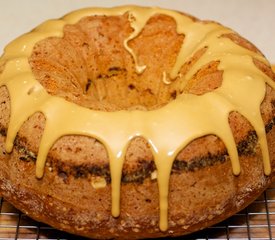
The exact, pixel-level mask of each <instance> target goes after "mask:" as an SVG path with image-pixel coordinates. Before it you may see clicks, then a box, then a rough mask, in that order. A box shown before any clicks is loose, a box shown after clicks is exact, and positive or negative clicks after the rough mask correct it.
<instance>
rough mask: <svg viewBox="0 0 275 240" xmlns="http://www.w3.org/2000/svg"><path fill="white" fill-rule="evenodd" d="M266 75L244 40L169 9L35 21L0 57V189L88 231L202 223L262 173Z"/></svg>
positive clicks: (261, 185)
mask: <svg viewBox="0 0 275 240" xmlns="http://www.w3.org/2000/svg"><path fill="white" fill-rule="evenodd" d="M274 80H275V74H274V72H273V71H272V69H271V66H270V64H269V62H268V61H267V60H266V58H265V57H264V56H263V54H262V53H261V52H260V51H259V50H258V49H257V48H256V47H255V46H254V45H253V44H251V43H250V42H249V41H247V40H245V39H244V38H242V37H241V36H240V35H238V34H237V33H236V32H234V31H233V30H231V29H229V28H227V27H224V26H222V25H220V24H218V23H216V22H212V21H201V20H198V19H196V18H195V17H192V16H189V15H187V14H183V13H180V12H176V11H172V10H166V9H160V8H157V7H153V8H145V7H138V6H121V7H115V8H87V9H82V10H78V11H75V12H72V13H69V14H67V15H65V16H64V17H63V18H61V19H56V20H49V21H46V22H45V23H43V24H41V25H40V26H38V27H37V28H35V29H34V30H32V31H31V32H29V33H27V34H25V35H23V36H21V37H19V38H18V39H16V40H14V41H13V42H11V43H10V44H9V45H8V46H7V47H6V48H5V51H4V54H3V56H2V57H1V60H0V107H1V111H0V149H1V151H0V161H1V169H0V194H1V195H2V196H3V197H4V198H5V199H7V200H8V201H10V202H11V203H12V204H13V205H14V206H16V207H17V208H18V209H20V210H21V211H23V212H24V213H26V214H27V215H29V216H30V217H32V218H33V219H35V220H37V221H41V222H45V223H47V224H49V225H51V226H53V227H55V228H58V229H60V230H64V231H67V232H70V233H73V234H78V235H82V236H86V237H90V238H99V239H100V238H102V239H108V238H112V239H113V238H120V239H123V238H126V239H129V238H131V239H132V238H133V239H134V238H155V237H165V236H180V235H184V234H188V233H191V232H194V231H197V230H200V229H203V228H206V227H207V226H210V225H213V224H215V223H217V222H219V221H222V220H224V219H225V218H227V217H229V216H231V215H233V214H235V213H236V212H238V211H240V210H241V209H243V208H245V207H246V206H247V205H248V204H249V203H251V202H252V201H254V200H255V199H256V198H257V197H258V196H259V195H260V194H261V193H262V192H263V191H264V190H265V189H266V188H267V187H268V186H269V184H270V183H271V182H272V181H273V179H274V169H275V127H274V120H275V90H274V88H275V83H274Z"/></svg>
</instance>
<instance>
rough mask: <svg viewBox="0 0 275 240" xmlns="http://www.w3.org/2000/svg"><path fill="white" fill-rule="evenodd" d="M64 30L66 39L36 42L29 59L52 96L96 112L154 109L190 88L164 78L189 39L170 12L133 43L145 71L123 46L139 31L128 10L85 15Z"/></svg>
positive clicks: (152, 22)
mask: <svg viewBox="0 0 275 240" xmlns="http://www.w3.org/2000/svg"><path fill="white" fill-rule="evenodd" d="M63 31H64V34H63V37H62V38H58V37H50V38H46V39H44V40H42V41H40V42H38V43H36V45H35V46H34V49H33V52H32V55H31V56H30V59H29V62H30V65H31V67H32V71H33V73H34V75H35V78H36V79H37V80H38V81H39V82H40V83H41V84H42V85H43V87H44V88H45V89H46V90H47V92H48V93H49V94H51V95H55V96H59V97H63V98H65V99H66V100H68V101H71V102H74V103H76V104H78V105H81V106H84V107H87V108H90V109H94V110H102V111H119V110H123V109H124V110H131V109H140V110H153V109H157V108H160V107H162V106H164V105H165V104H167V103H169V102H170V101H172V100H174V99H175V98H177V96H178V95H179V94H181V93H182V92H183V91H184V90H183V89H182V86H183V85H184V86H185V87H186V86H187V85H186V84H182V81H183V80H182V79H181V78H180V77H178V78H177V79H175V80H174V81H172V82H171V83H169V84H168V83H167V82H166V81H164V79H163V75H164V74H165V73H169V72H170V71H171V69H172V68H173V66H174V64H175V62H176V59H177V55H178V53H179V51H180V48H181V46H182V43H183V41H184V36H183V35H182V34H178V33H177V31H176V23H175V21H174V19H173V18H171V17H169V16H165V15H155V16H153V17H151V18H150V19H149V21H148V22H147V23H146V25H145V26H144V28H143V29H142V31H141V33H140V34H139V35H138V36H137V37H135V38H134V39H133V40H131V41H129V42H128V46H129V47H130V48H131V49H132V50H133V52H134V54H135V55H136V57H137V61H138V65H139V66H146V69H145V70H144V71H143V72H142V73H140V74H139V73H137V72H136V65H135V62H134V60H133V56H132V55H131V54H130V53H129V52H128V51H127V50H126V49H125V46H124V44H123V42H124V40H125V39H127V37H129V35H130V34H131V33H132V32H133V29H132V27H131V25H130V23H129V20H128V15H127V14H125V15H122V16H89V17H85V18H82V19H81V20H80V21H79V22H77V23H76V24H73V25H65V27H64V29H63ZM194 59H195V58H194ZM194 59H193V60H194ZM193 60H192V59H191V60H190V61H189V62H188V63H187V64H186V66H183V67H182V70H181V71H182V72H181V73H184V71H185V72H186V71H188V67H189V66H190V64H191V62H192V61H193ZM182 75H183V74H182ZM193 85H194V84H193V83H192V86H193Z"/></svg>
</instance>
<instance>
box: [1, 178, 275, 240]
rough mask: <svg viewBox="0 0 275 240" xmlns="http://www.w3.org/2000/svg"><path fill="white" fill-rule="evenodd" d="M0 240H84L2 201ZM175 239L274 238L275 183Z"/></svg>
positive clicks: (259, 239) (260, 239) (261, 239)
mask: <svg viewBox="0 0 275 240" xmlns="http://www.w3.org/2000/svg"><path fill="white" fill-rule="evenodd" d="M0 208H1V211H0V240H4V239H5V240H11V239H18V240H19V239H29V240H31V239H48V240H54V239H59V240H61V239H62V240H63V239H64V240H82V239H84V238H81V237H76V236H73V235H70V234H67V233H64V232H61V231H58V230H56V229H53V228H52V227H49V226H47V225H45V224H42V223H39V222H36V221H34V220H32V219H30V218H29V217H27V216H26V215H25V214H23V213H21V212H20V211H19V210H17V209H15V208H14V207H13V206H12V205H11V204H10V203H8V202H7V201H5V200H4V199H3V198H0ZM176 239H185V240H187V239H188V240H192V239H194V240H195V239H197V240H204V239H205V240H206V239H209V240H210V239H253V240H256V239H258V240H264V239H275V183H273V184H272V185H271V186H270V187H269V188H268V189H267V190H266V191H265V192H264V193H263V194H262V195H261V196H260V197H259V198H258V199H257V200H256V201H255V202H253V203H252V204H251V205H249V206H248V207H247V208H246V209H244V210H243V211H241V212H239V213H237V214H235V215H234V216H233V217H231V218H229V219H227V220H226V221H224V222H222V223H220V224H218V225H215V226H213V227H210V228H207V229H205V230H203V231H200V232H197V233H195V234H192V235H188V236H185V237H180V238H176Z"/></svg>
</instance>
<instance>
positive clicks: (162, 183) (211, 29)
mask: <svg viewBox="0 0 275 240" xmlns="http://www.w3.org/2000/svg"><path fill="white" fill-rule="evenodd" d="M126 13H127V14H128V16H129V22H130V25H131V27H132V28H133V32H132V33H131V34H130V35H129V36H128V38H126V39H125V40H124V47H125V49H126V50H127V51H128V52H129V54H131V56H132V58H133V61H134V63H135V66H136V71H137V73H139V74H142V72H143V71H146V66H141V65H139V63H138V56H136V54H135V53H134V51H133V50H132V49H131V48H130V47H129V46H128V42H129V41H130V40H132V39H134V38H135V37H137V36H138V35H139V33H140V32H141V31H142V29H143V27H144V26H145V24H146V22H147V21H148V20H149V19H150V18H151V17H152V16H154V15H155V14H165V15H168V16H170V17H172V18H173V19H174V20H175V22H176V24H177V32H178V33H179V34H184V36H185V39H184V43H183V45H182V46H181V49H180V52H179V54H178V56H177V59H176V63H175V65H174V67H173V68H172V70H171V72H169V73H166V72H164V73H163V75H164V76H165V79H164V81H165V82H166V83H167V84H169V82H170V81H171V80H173V79H175V78H176V77H178V73H179V71H180V68H181V67H182V66H183V64H184V63H185V62H186V61H188V59H189V57H191V56H192V55H193V54H194V53H195V52H196V51H198V50H199V49H201V48H203V47H207V49H206V52H205V53H204V54H203V56H202V57H201V58H200V59H199V60H198V61H197V62H196V63H195V64H194V66H192V68H191V69H190V70H189V72H188V73H187V74H186V75H185V76H184V78H185V81H188V80H189V79H191V78H192V76H193V75H194V74H195V73H196V72H197V71H198V70H199V69H200V68H201V67H202V66H204V65H205V64H207V63H209V62H211V61H216V60H218V61H219V62H220V64H219V66H218V69H219V70H221V71H223V82H222V85H221V87H220V88H218V89H216V90H214V91H212V92H209V93H206V94H204V95H201V96H196V95H192V94H187V93H183V94H181V95H179V96H178V97H177V98H176V99H175V100H174V101H172V102H170V103H168V104H167V105H165V106H164V107H162V108H160V109H156V110H152V111H141V110H132V111H125V110H121V111H117V112H102V111H96V110H90V109H87V108H84V107H81V106H78V105H76V104H74V103H71V102H68V101H66V100H64V99H62V98H59V97H55V96H51V95H49V94H48V93H47V92H46V90H45V89H44V88H43V87H42V86H41V85H40V83H39V82H38V81H37V80H36V79H35V78H34V75H33V74H32V70H31V68H30V65H29V63H28V58H29V57H30V55H31V53H32V49H33V47H34V45H35V44H36V43H37V42H38V41H40V40H42V39H45V38H47V37H53V36H54V37H62V35H63V27H64V25H66V24H75V23H76V22H78V21H79V20H80V19H81V18H83V17H85V16H90V15H104V16H114V15H123V14H126ZM228 33H232V30H230V29H228V28H225V27H223V26H221V25H219V24H217V23H207V24H206V23H202V22H194V21H193V20H192V19H191V18H189V17H187V16H184V15H182V14H180V13H178V12H175V11H170V10H164V9H160V8H143V7H137V6H125V7H116V8H110V9H107V8H90V9H83V10H79V11H75V12H73V13H70V14H68V15H66V16H64V17H63V18H62V19H59V20H49V21H47V22H45V23H43V24H41V25H40V26H38V27H37V28H36V29H34V30H33V31H32V32H30V33H27V34H25V35H23V36H21V37H19V38H18V39H16V40H15V41H13V42H12V43H10V44H9V45H8V46H7V47H6V48H5V53H4V55H3V56H2V58H1V60H0V61H1V62H5V68H4V71H3V72H2V74H1V75H0V86H2V85H5V86H6V87H7V88H8V91H9V94H10V99H11V116H10V123H9V127H8V132H7V139H6V150H7V152H11V151H12V149H13V142H14V139H15V136H16V134H17V132H18V131H19V129H20V127H21V126H22V124H23V123H24V121H26V120H27V119H28V118H29V117H30V116H31V115H32V114H34V113H35V112H42V113H43V114H44V116H45V118H46V126H45V129H44V133H43V136H42V139H41V143H40V147H39V152H38V157H37V162H36V176H37V178H42V177H43V174H44V166H45V162H46V158H47V154H48V152H49V150H50V148H51V147H52V146H53V144H54V143H55V142H56V140H57V139H59V138H60V137H62V136H64V135H71V134H76V135H85V136H90V137H94V138H96V139H98V140H99V141H101V142H102V143H103V144H104V145H105V147H106V149H107V152H108V155H109V159H110V172H111V179H112V182H111V186H112V215H113V216H114V217H118V216H119V214H120V184H121V175H122V167H123V162H124V156H125V152H126V149H127V146H128V144H129V142H130V140H131V139H133V138H134V137H136V136H142V137H144V138H145V139H147V140H148V142H149V144H150V146H151V149H152V152H153V155H154V161H155V164H156V168H157V181H158V186H159V204H160V223H159V225H160V229H161V230H162V231H166V230H167V229H168V193H169V177H170V172H171V168H172V164H173V161H174V159H175V157H176V155H177V154H178V153H179V151H180V150H181V149H182V148H184V147H185V146H186V145H187V144H188V143H190V142H191V141H192V140H194V139H196V138H198V137H202V136H205V135H208V134H214V135H216V136H218V137H219V138H220V139H221V140H222V141H223V142H224V144H225V146H226V148H227V150H228V154H229V156H230V159H231V163H232V170H233V173H234V174H235V175H238V174H239V173H240V172H241V168H240V163H239V159H238V152H237V148H236V144H235V142H234V138H233V135H232V132H231V129H230V126H229V123H228V116H229V113H230V112H232V111H237V112H239V113H241V114H242V115H243V116H245V117H246V118H247V119H248V120H249V122H250V123H251V125H252V126H253V127H254V129H255V131H256V133H257V136H258V140H259V145H260V147H261V150H262V155H263V166H264V172H265V174H266V175H268V174H270V172H271V166H270V161H269V153H268V147H267V141H266V134H265V126H264V122H263V120H262V117H261V113H260V105H261V102H262V101H263V99H264V96H265V92H266V84H268V85H270V86H271V87H272V88H274V89H275V84H274V82H273V81H272V80H271V79H270V78H269V77H268V76H266V75H265V74H264V73H263V72H261V71H260V70H259V69H258V68H257V67H256V66H255V65H254V63H253V59H257V60H259V61H261V62H263V63H265V64H267V65H268V62H267V61H266V60H265V58H264V57H263V56H262V55H260V54H259V53H255V52H252V51H250V50H248V49H245V48H243V47H241V46H239V45H237V44H235V43H234V42H233V41H231V40H230V39H228V38H224V37H221V36H222V35H224V34H228ZM251 95H253V98H250V96H251ZM22 109H24V111H22ZM205 116H207V117H205ZM66 119H70V121H67V120H66ZM110 121H111V122H112V124H109V123H110ZM53 129H54V130H53ZM114 131H115V134H114ZM162 136H165V138H163V137H162Z"/></svg>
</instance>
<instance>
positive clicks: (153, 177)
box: [151, 170, 158, 180]
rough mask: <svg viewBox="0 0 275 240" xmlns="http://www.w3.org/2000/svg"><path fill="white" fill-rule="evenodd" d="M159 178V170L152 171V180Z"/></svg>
mask: <svg viewBox="0 0 275 240" xmlns="http://www.w3.org/2000/svg"><path fill="white" fill-rule="evenodd" d="M157 178H158V172H157V170H155V171H153V172H152V173H151V180H155V179H157Z"/></svg>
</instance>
